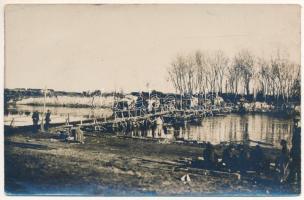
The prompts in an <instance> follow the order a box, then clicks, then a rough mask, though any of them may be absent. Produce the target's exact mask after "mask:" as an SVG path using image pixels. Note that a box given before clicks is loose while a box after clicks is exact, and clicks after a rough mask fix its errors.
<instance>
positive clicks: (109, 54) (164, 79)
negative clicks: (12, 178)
mask: <svg viewBox="0 0 304 200" xmlns="http://www.w3.org/2000/svg"><path fill="white" fill-rule="evenodd" d="M5 48H6V49H5V54H6V55H5V58H6V62H5V78H6V80H5V87H7V88H15V87H24V88H43V87H44V86H47V87H48V88H53V89H56V90H68V91H82V90H93V89H101V90H103V91H111V90H114V89H116V90H119V89H120V88H122V89H123V90H125V91H139V90H146V83H148V82H149V83H150V88H153V89H157V90H161V91H164V92H166V91H174V89H173V87H172V86H171V83H170V82H168V75H167V68H168V67H169V66H170V62H171V61H172V59H173V58H174V57H175V56H176V55H177V54H189V53H192V52H194V51H195V50H198V49H200V50H203V51H214V50H217V49H221V50H223V51H224V52H225V53H226V54H227V55H228V56H233V55H234V54H235V53H237V52H238V51H240V50H242V49H248V50H250V51H252V53H254V54H256V55H257V56H264V57H265V58H267V57H269V56H270V55H272V54H274V53H275V52H276V51H277V49H281V50H282V51H285V52H286V53H287V54H289V57H290V59H291V60H292V61H293V62H296V63H300V7H299V6H295V5H293V6H292V5H280V6H279V5H260V6H257V5H246V6H239V5H230V6H227V5H226V6H224V5H13V6H12V5H11V6H7V7H6V9H5Z"/></svg>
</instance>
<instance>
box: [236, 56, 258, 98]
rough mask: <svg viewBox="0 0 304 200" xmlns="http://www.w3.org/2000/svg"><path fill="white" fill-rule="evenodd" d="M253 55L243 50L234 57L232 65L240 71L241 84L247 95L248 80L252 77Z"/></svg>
mask: <svg viewBox="0 0 304 200" xmlns="http://www.w3.org/2000/svg"><path fill="white" fill-rule="evenodd" d="M254 63H255V60H254V57H253V55H252V54H251V53H250V52H249V51H247V50H243V51H241V52H239V53H238V54H237V55H236V56H235V57H234V65H235V68H236V70H237V71H239V72H240V74H241V77H242V81H243V86H244V89H245V92H246V94H247V95H249V94H250V81H251V79H252V77H253V67H254Z"/></svg>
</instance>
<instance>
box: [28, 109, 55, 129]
mask: <svg viewBox="0 0 304 200" xmlns="http://www.w3.org/2000/svg"><path fill="white" fill-rule="evenodd" d="M32 120H33V132H37V131H38V130H39V121H40V116H39V112H38V111H34V112H33V114H32ZM42 120H43V119H42ZM44 122H45V123H44V124H43V128H44V129H45V130H48V129H49V127H50V122H51V111H50V110H47V112H46V114H45V118H44Z"/></svg>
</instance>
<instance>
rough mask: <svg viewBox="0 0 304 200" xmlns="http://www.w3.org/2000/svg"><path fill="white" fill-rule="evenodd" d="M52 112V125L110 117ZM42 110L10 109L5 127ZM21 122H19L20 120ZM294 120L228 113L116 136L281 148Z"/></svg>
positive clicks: (107, 113)
mask: <svg viewBox="0 0 304 200" xmlns="http://www.w3.org/2000/svg"><path fill="white" fill-rule="evenodd" d="M46 109H50V110H51V112H52V115H51V119H52V122H57V121H58V122H59V121H61V120H62V121H64V120H65V118H66V117H67V115H69V117H70V119H73V118H74V119H75V120H79V119H88V118H94V117H103V116H110V115H111V111H110V110H109V109H90V108H67V107H47V108H46ZM35 110H38V111H39V112H42V111H43V107H37V106H17V107H16V106H14V107H9V108H8V109H7V110H6V111H7V113H6V115H5V116H4V120H5V124H9V123H10V121H11V119H12V118H15V121H14V123H21V124H22V123H23V124H25V125H30V124H31V123H32V121H31V114H32V112H33V111H35ZM18 120H19V121H18ZM292 130H293V121H292V119H290V118H282V117H277V116H273V115H266V114H246V115H238V114H229V115H227V116H218V117H207V118H204V119H203V121H202V123H201V125H196V126H193V125H186V126H185V127H180V128H176V129H173V128H172V129H169V130H167V131H165V130H163V129H158V130H156V131H152V130H145V131H139V130H135V131H132V132H130V133H117V134H118V135H129V136H134V137H150V138H167V139H169V140H178V139H184V140H195V141H199V142H208V141H209V142H211V143H212V144H220V143H222V142H243V143H249V144H250V145H255V144H256V142H262V143H265V144H266V145H269V146H273V147H276V148H279V147H280V141H281V140H282V139H285V140H287V141H288V143H289V144H290V141H291V138H292Z"/></svg>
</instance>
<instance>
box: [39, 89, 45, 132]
mask: <svg viewBox="0 0 304 200" xmlns="http://www.w3.org/2000/svg"><path fill="white" fill-rule="evenodd" d="M43 93H44V99H43V113H42V117H41V123H40V129H41V131H42V132H44V117H45V101H46V87H44V90H43Z"/></svg>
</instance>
